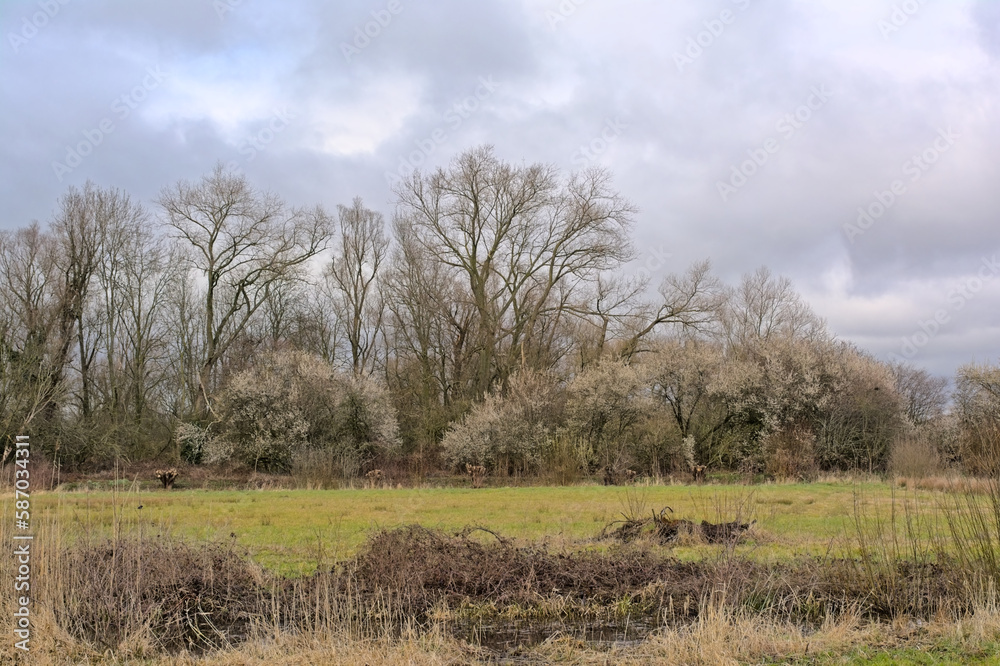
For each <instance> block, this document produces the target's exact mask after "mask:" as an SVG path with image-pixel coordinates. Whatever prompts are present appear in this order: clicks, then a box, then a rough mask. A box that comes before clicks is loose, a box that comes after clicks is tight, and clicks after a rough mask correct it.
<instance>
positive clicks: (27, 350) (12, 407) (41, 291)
mask: <svg viewBox="0 0 1000 666" xmlns="http://www.w3.org/2000/svg"><path fill="white" fill-rule="evenodd" d="M55 252H56V248H55V244H54V243H53V241H52V238H51V236H49V235H47V234H45V233H44V232H43V231H41V229H40V228H39V226H38V224H37V223H36V224H32V225H31V226H30V227H28V228H26V229H21V230H19V231H16V232H0V437H2V438H3V440H4V442H3V443H4V446H5V447H7V445H8V444H9V445H11V446H12V442H13V438H14V436H15V435H17V434H22V433H24V432H25V429H26V428H28V427H29V426H31V424H32V422H33V421H34V420H35V419H36V418H37V417H38V416H39V415H40V414H43V413H45V412H47V411H50V409H49V405H51V404H53V403H55V402H58V400H59V398H60V397H61V394H62V389H63V382H62V381H61V379H62V368H61V367H59V368H57V367H55V365H54V364H53V357H54V354H53V349H54V348H55V347H56V342H55V340H54V338H55V335H54V331H55V326H56V321H57V317H58V315H59V304H60V302H61V298H60V295H59V289H58V282H59V280H58V276H57V271H56V262H55ZM5 458H6V454H5V455H4V459H5Z"/></svg>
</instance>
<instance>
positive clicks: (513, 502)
mask: <svg viewBox="0 0 1000 666" xmlns="http://www.w3.org/2000/svg"><path fill="white" fill-rule="evenodd" d="M901 492H902V491H897V496H898V494H899V493H901ZM906 496H907V498H908V500H910V501H912V502H914V503H915V504H914V505H915V506H918V507H927V508H932V507H934V506H936V504H937V503H938V502H939V501H940V500H939V499H938V498H939V497H940V494H939V493H933V492H917V493H912V492H907V493H906ZM892 497H893V491H892V489H891V487H890V486H889V485H888V484H885V483H858V484H855V483H848V482H839V483H811V484H795V485H780V484H779V485H761V486H736V485H730V486H724V485H705V486H681V485H676V486H629V487H620V486H611V487H606V486H596V485H587V486H571V487H516V488H484V489H479V490H473V489H468V488H429V489H378V490H322V491H320V490H249V491H210V490H209V491H206V490H180V491H162V490H132V491H128V490H125V491H121V492H56V493H46V494H40V495H37V496H36V498H35V500H34V512H35V513H34V518H35V520H36V521H37V520H42V521H51V524H52V526H53V527H54V528H55V529H56V530H58V532H59V533H60V534H61V535H63V536H64V538H69V539H73V538H75V535H79V534H86V535H89V536H90V537H94V536H100V535H104V534H107V535H111V534H112V531H113V529H115V526H117V527H118V528H119V529H126V530H132V531H140V532H141V533H142V534H143V535H147V536H149V537H150V538H155V535H157V534H159V535H168V534H169V535H171V536H180V537H182V538H185V539H192V540H211V541H223V542H224V541H229V540H232V541H235V543H236V544H237V545H238V546H239V547H241V548H245V549H246V550H247V551H249V553H250V554H251V555H252V556H253V557H254V559H256V560H257V561H258V562H260V563H261V564H262V565H264V566H265V567H267V568H269V569H272V570H274V571H277V572H280V573H283V574H291V575H296V574H308V573H311V572H312V571H313V570H315V568H316V567H317V565H318V563H320V562H323V563H330V562H333V561H337V560H341V559H344V558H347V557H350V556H351V555H353V554H354V553H355V552H357V550H358V548H359V547H360V546H361V545H362V544H363V543H364V541H365V539H366V537H367V535H368V534H370V533H371V532H372V531H374V530H379V529H384V528H392V527H396V526H399V525H404V524H410V523H417V524H420V525H423V526H425V527H433V528H441V529H444V530H451V531H455V530H459V529H461V528H463V527H465V526H469V525H476V526H482V527H486V528H489V529H491V530H493V531H495V532H498V533H500V534H502V535H505V536H510V537H514V538H517V539H522V540H526V541H534V542H539V541H547V542H548V543H549V544H550V545H553V546H555V547H569V548H601V547H606V542H604V543H599V542H596V541H592V540H593V539H594V537H596V536H597V535H598V534H599V533H600V532H601V530H602V528H603V527H604V526H605V525H606V524H608V523H609V522H611V521H614V520H619V519H621V518H622V517H623V514H624V513H631V514H638V515H641V516H649V515H650V514H651V512H652V511H654V510H655V511H659V510H660V509H661V508H663V507H664V506H670V507H671V508H672V509H673V510H674V513H673V516H674V517H677V518H687V519H690V520H694V521H700V520H708V521H711V522H723V521H731V520H734V519H739V520H741V521H749V520H756V521H757V525H756V529H755V531H754V534H755V538H754V539H751V540H750V542H749V543H747V544H745V545H742V546H740V549H741V550H743V551H744V552H746V553H748V554H750V555H751V556H752V557H754V558H760V559H782V558H789V557H795V556H799V555H822V554H825V553H828V552H831V548H832V549H834V550H835V551H836V550H837V549H840V548H845V547H848V545H847V542H848V540H847V539H845V538H844V537H845V535H847V534H849V533H852V530H853V524H854V515H855V507H856V502H858V501H860V502H861V504H862V506H864V507H865V511H866V512H871V513H873V514H879V513H883V507H887V506H889V504H890V502H891V501H892ZM7 501H8V502H9V499H8V500H7ZM140 506H141V507H142V508H141V509H140V508H139V507H140ZM8 508H9V507H5V509H4V510H5V511H7V510H8ZM705 548H708V547H704V546H702V547H699V546H686V547H684V546H677V547H674V549H673V550H674V553H675V555H677V556H678V557H680V558H682V559H686V558H697V557H701V556H702V555H703V554H704V553H702V552H701V551H702V549H705Z"/></svg>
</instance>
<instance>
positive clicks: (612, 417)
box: [566, 360, 653, 468]
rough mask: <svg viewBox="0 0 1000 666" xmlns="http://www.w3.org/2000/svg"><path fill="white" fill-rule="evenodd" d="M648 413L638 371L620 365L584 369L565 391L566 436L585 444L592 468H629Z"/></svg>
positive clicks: (612, 362) (610, 363)
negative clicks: (588, 451) (589, 449)
mask: <svg viewBox="0 0 1000 666" xmlns="http://www.w3.org/2000/svg"><path fill="white" fill-rule="evenodd" d="M652 412H653V405H652V402H651V400H650V398H649V391H648V389H646V387H645V385H644V381H643V377H642V375H641V373H640V371H639V370H637V369H636V368H635V367H634V366H632V365H627V364H625V363H623V362H621V361H616V360H605V361H601V362H599V363H597V364H595V365H592V366H590V367H588V368H586V369H585V370H584V371H583V372H581V373H580V374H579V375H577V376H576V377H575V378H574V379H573V381H572V382H571V383H570V385H569V387H568V389H567V399H566V413H567V425H568V428H569V432H570V434H571V435H573V436H575V437H578V438H580V439H582V440H584V441H586V442H587V443H588V444H589V446H590V448H591V450H592V451H593V459H592V460H591V461H590V463H591V465H592V466H608V465H610V466H613V467H616V468H617V467H622V466H626V465H628V464H630V463H631V462H632V458H633V457H634V455H635V453H636V451H635V447H634V446H633V445H634V443H635V441H636V439H637V435H638V434H639V430H640V425H641V423H642V421H643V420H644V419H645V418H647V417H648V416H649V415H650V414H651V413H652Z"/></svg>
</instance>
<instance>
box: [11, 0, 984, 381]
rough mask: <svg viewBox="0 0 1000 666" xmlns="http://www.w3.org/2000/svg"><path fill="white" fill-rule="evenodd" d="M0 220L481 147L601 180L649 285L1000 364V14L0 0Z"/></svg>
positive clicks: (289, 188)
mask: <svg viewBox="0 0 1000 666" xmlns="http://www.w3.org/2000/svg"><path fill="white" fill-rule="evenodd" d="M0 33H2V35H3V44H2V45H0V103H2V108H3V111H2V114H0V155H2V157H0V228H7V229H10V228H15V227H19V226H23V225H26V224H28V223H30V222H31V221H32V220H34V219H37V220H41V221H45V220H48V219H50V218H51V216H52V213H53V210H54V208H55V205H56V201H57V199H58V197H59V196H60V194H62V193H63V192H65V190H66V188H67V187H69V186H70V185H81V184H83V183H84V182H85V181H86V180H87V179H91V180H93V181H95V182H96V183H98V184H100V185H109V186H117V187H121V188H124V189H126V190H128V191H129V192H130V193H131V194H132V195H133V196H135V197H137V198H139V199H141V200H143V201H145V202H147V203H150V205H151V206H152V204H151V202H152V200H153V198H154V197H155V196H156V194H157V193H158V191H159V190H160V189H161V188H162V187H163V186H165V185H168V184H171V183H173V182H175V181H177V180H178V179H196V178H198V177H200V176H201V175H203V174H205V173H207V172H208V171H210V170H211V169H212V167H213V166H214V165H215V164H216V163H217V162H219V161H220V160H221V161H222V162H224V163H228V164H231V166H232V167H233V168H238V169H241V170H243V171H244V172H245V173H246V174H247V175H248V177H249V178H250V179H251V180H252V181H253V182H254V183H255V184H258V185H261V186H264V187H266V188H269V189H271V190H273V191H275V192H276V193H278V194H280V195H281V196H283V197H284V198H285V199H286V200H287V201H288V202H290V203H292V204H316V203H322V204H324V205H327V206H329V207H331V208H333V207H335V206H336V204H338V203H348V202H349V201H350V200H351V199H352V198H353V197H355V196H362V197H364V199H365V202H366V204H368V205H369V206H370V207H373V208H376V209H379V210H382V211H383V212H385V213H386V214H387V215H388V214H390V213H391V211H392V207H393V195H392V192H391V189H390V184H391V181H392V180H393V178H394V174H396V173H398V172H399V171H400V170H404V171H405V170H409V169H412V168H413V167H418V166H419V167H421V168H427V167H435V166H438V165H443V164H446V163H447V162H448V160H449V159H450V158H451V157H453V156H454V155H455V154H456V153H458V152H460V151H462V150H464V149H466V148H469V147H472V146H476V145H478V144H482V143H491V144H493V145H494V146H495V147H496V151H497V153H498V154H499V155H500V156H501V157H503V158H505V159H507V160H510V161H515V162H546V163H551V164H554V165H556V166H558V167H560V168H561V169H564V170H566V171H570V170H573V169H578V168H581V167H585V166H590V165H599V166H605V167H607V168H608V169H610V170H611V171H612V172H613V173H614V175H615V183H616V185H617V187H618V188H619V189H620V190H621V191H622V193H623V194H624V195H625V196H627V197H628V198H630V199H631V200H632V201H633V202H634V203H635V204H636V205H637V206H638V208H639V209H640V213H639V215H638V216H637V224H636V229H635V237H636V240H637V248H638V252H637V256H638V258H637V260H636V262H635V263H634V264H633V265H632V266H631V267H630V270H633V271H641V272H645V273H649V274H651V275H652V276H653V279H654V281H655V280H656V279H657V278H658V277H660V276H662V275H663V274H666V273H669V272H674V271H680V270H683V269H684V268H685V267H686V266H687V265H688V264H690V263H691V262H693V261H696V260H699V259H703V258H709V259H711V261H712V263H713V266H714V268H715V271H716V272H717V273H718V274H719V275H720V276H722V277H723V278H724V279H726V280H728V281H735V280H737V279H738V278H739V276H740V275H741V274H743V273H746V272H748V271H752V270H753V269H755V268H756V267H758V266H760V265H767V266H769V267H770V268H771V269H772V271H774V272H775V273H779V274H782V275H787V276H788V277H790V278H791V279H792V280H793V281H794V283H795V285H796V287H797V288H798V289H799V291H800V292H801V293H802V294H803V295H804V296H805V297H806V298H807V299H808V301H809V302H810V303H811V304H812V306H813V307H814V309H815V310H816V311H817V312H818V313H819V314H820V315H821V316H823V317H825V318H826V319H827V321H828V322H829V325H830V328H831V329H832V330H833V331H834V332H836V333H837V334H838V335H840V336H841V337H843V338H846V339H850V340H853V341H855V342H857V343H858V344H859V345H861V346H862V347H865V348H867V349H869V350H871V351H872V352H874V353H875V354H877V355H878V356H879V357H881V358H885V359H889V358H892V357H893V355H895V356H896V357H900V358H908V359H910V360H912V362H913V363H915V364H916V365H918V366H921V367H925V368H927V369H929V370H931V371H933V372H936V373H941V374H951V373H952V372H953V371H954V369H955V368H956V367H957V366H958V365H961V364H962V363H966V362H968V361H972V360H977V361H994V362H995V361H996V360H997V358H998V356H1000V344H998V341H1000V264H998V263H997V260H998V259H1000V225H998V221H1000V220H998V214H1000V160H998V159H997V156H998V155H1000V122H998V120H1000V118H998V114H1000V104H998V102H1000V85H998V84H1000V60H998V59H1000V2H995V1H991V0H980V1H978V2H976V1H971V0H968V1H967V0H948V1H946V0H923V1H919V0H905V1H902V0H835V1H834V0H826V1H825V2H817V1H814V0H809V1H806V0H715V1H712V2H704V1H697V2H696V1H695V0H677V1H674V2H656V1H654V0H624V1H623V0H617V1H616V2H611V1H610V0H562V1H561V2H560V1H559V0H502V1H501V0H477V1H476V2H469V0H464V1H460V0H440V1H438V0H436V1H435V2H429V1H425V2H416V1H414V0H384V1H383V0H344V1H338V2H321V1H319V0H301V1H295V0H292V1H288V2H276V1H273V0H270V1H269V0H173V1H172V2H136V1H135V0H34V1H28V0H4V1H3V2H0Z"/></svg>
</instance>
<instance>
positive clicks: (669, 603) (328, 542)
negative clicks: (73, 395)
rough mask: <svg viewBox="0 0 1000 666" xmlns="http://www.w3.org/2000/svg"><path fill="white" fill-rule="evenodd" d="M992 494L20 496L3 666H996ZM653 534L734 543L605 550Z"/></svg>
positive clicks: (115, 486)
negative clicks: (737, 531) (729, 537)
mask: <svg viewBox="0 0 1000 666" xmlns="http://www.w3.org/2000/svg"><path fill="white" fill-rule="evenodd" d="M903 485H905V486H906V487H902V486H903ZM991 497H992V495H991V493H990V486H989V485H988V484H986V485H982V486H977V485H970V484H969V483H967V482H966V483H963V484H958V485H948V483H942V482H937V483H924V484H918V483H913V482H912V481H911V482H910V483H907V484H901V483H900V482H898V481H894V482H892V483H890V482H886V481H882V480H879V479H877V478H864V479H853V480H843V479H829V480H825V481H819V482H813V483H785V484H782V483H769V484H758V485H739V484H732V485H725V484H718V483H714V484H713V483H710V484H705V485H681V484H677V485H653V484H645V483H639V484H637V485H629V486H600V485H575V486H565V487H545V486H525V487H487V488H483V489H472V488H469V487H418V488H377V489H360V488H359V489H350V488H344V489H337V490H293V489H267V490H256V489H248V490H206V489H195V488H188V489H184V488H181V489H176V490H172V491H164V490H161V489H156V488H153V487H151V486H150V485H146V484H140V483H138V482H134V481H128V480H119V481H117V482H113V483H110V484H107V485H106V486H104V487H103V488H101V489H97V490H87V489H80V490H74V491H65V490H62V491H55V492H48V493H39V494H36V495H34V497H33V504H32V510H33V520H34V521H35V529H36V533H37V535H38V540H37V541H36V547H37V550H36V551H35V552H36V555H35V557H36V560H35V561H36V562H37V563H38V568H37V569H35V573H34V575H35V576H36V577H37V581H38V583H39V584H38V585H37V589H38V590H39V591H38V595H39V596H38V597H36V598H37V599H38V600H39V605H38V607H37V612H36V621H37V622H38V623H39V624H38V625H36V627H37V634H36V635H37V636H39V641H38V643H37V651H36V653H35V654H34V655H33V657H32V661H31V662H25V663H80V662H87V663H157V664H159V663H185V664H187V663H191V664H194V663H198V664H215V663H218V664H236V663H265V662H270V663H275V662H277V663H372V664H379V663H400V662H409V663H474V662H480V661H496V660H498V659H499V660H504V659H516V660H519V661H520V662H521V663H551V662H556V661H558V662H562V663H608V662H611V663H704V664H709V663H810V664H813V663H861V664H869V663H871V664H878V663H1000V647H998V646H997V639H998V638H1000V599H998V598H997V594H996V589H997V588H996V582H997V577H996V576H995V575H994V574H995V573H996V570H994V569H990V568H989V567H988V566H985V565H983V561H985V560H988V559H989V558H990V557H995V555H996V552H997V551H998V550H1000V547H996V548H994V550H993V551H992V552H987V550H984V549H983V548H982V547H981V544H977V542H976V541H975V535H974V531H975V527H974V526H975V524H976V521H977V520H978V521H979V525H980V528H982V529H986V530H987V531H988V534H986V537H987V540H988V541H991V542H994V543H995V542H996V541H997V539H996V538H995V537H996V536H997V534H996V532H995V531H990V530H992V529H993V528H992V527H990V525H989V524H988V523H989V517H988V515H987V513H982V512H978V513H977V509H975V508H974V507H976V506H981V507H982V508H983V509H989V508H990V506H991V504H990V498H991ZM12 499H13V498H12V496H11V495H10V494H6V495H5V496H4V499H3V512H4V513H3V515H13V514H12V511H13V507H12V506H11V502H12ZM970 501H971V502H972V504H970V503H969V502H970ZM665 507H670V510H671V511H670V512H669V513H661V512H663V511H664V508H665ZM658 515H668V516H670V517H672V518H676V519H680V520H686V521H691V523H692V524H698V523H700V522H701V521H707V522H710V523H723V522H728V521H740V522H744V523H748V524H752V527H751V528H750V529H749V531H747V532H746V533H745V534H744V535H742V537H741V538H740V539H738V540H735V539H734V540H733V541H732V542H730V543H723V544H715V543H709V542H706V541H705V540H704V539H700V538H697V537H692V536H690V535H689V536H688V537H687V538H678V539H676V540H673V541H671V542H670V543H661V542H657V541H655V540H652V539H645V538H643V539H639V540H637V541H636V542H633V543H627V544H623V543H620V542H619V541H617V540H615V539H614V538H611V537H610V536H609V533H610V530H608V529H606V528H608V527H609V526H611V527H613V526H615V525H620V524H622V523H624V522H625V521H627V520H636V521H637V520H640V519H647V520H648V519H650V518H651V517H653V516H658ZM956 515H962V516H966V519H963V520H964V522H961V523H956V522H954V520H952V521H949V517H951V518H952V519H954V516H956ZM9 522H10V521H4V522H3V523H0V539H5V540H8V541H9V539H10V537H11V536H12V535H11V531H12V530H11V528H10V526H9V525H7V523H9ZM652 524H656V523H655V522H654V523H652ZM963 525H964V527H962V526H963ZM413 526H420V527H419V528H415V527H413ZM956 526H958V527H960V528H961V529H959V530H958V531H956ZM472 527H481V528H483V529H482V530H474V531H470V529H469V528H472ZM962 530H965V531H964V532H963V531H962ZM602 535H603V538H602ZM963 540H964V541H963ZM963 544H964V545H963ZM3 564H4V567H3V571H2V572H0V573H2V575H4V576H5V577H8V578H10V577H12V575H13V572H12V566H13V565H12V563H11V562H7V561H6V560H5V561H4V563H3ZM994 564H996V562H994ZM109 569H110V570H113V572H114V573H113V575H110V576H108V575H107V571H108V570H109ZM956 572H959V573H961V572H964V573H963V575H958V573H956ZM965 574H968V575H965ZM602 576H603V577H602ZM581 580H583V581H584V583H580V581H581ZM484 581H485V582H484ZM519 581H523V584H522V583H521V582H519ZM223 583H224V584H223ZM220 585H221V588H220V589H222V591H221V592H219V590H218V589H216V588H219V586H220ZM213 586H214V587H213ZM574 586H576V587H574ZM192 589H197V590H198V591H197V593H191V590H192ZM213 590H215V591H214V592H213ZM213 594H214V595H215V596H213ZM185 595H187V596H185ZM219 595H221V596H219ZM226 595H228V596H226ZM181 597H183V598H184V599H190V600H189V601H185V602H184V603H181V602H180V601H177V602H176V603H173V602H172V601H171V599H174V598H178V599H179V598H181ZM185 604H187V606H185ZM182 606H183V607H182ZM682 606H683V610H682V609H681V607H682ZM119 607H121V608H120V611H119ZM3 610H4V612H7V611H8V610H10V611H11V612H13V610H12V609H11V608H10V602H9V600H5V601H4V606H3ZM116 612H118V613H119V616H116V615H115V613H116ZM171 613H173V615H171ZM199 617H200V618H202V619H204V618H210V621H209V620H205V622H208V624H201V622H202V619H198V618H199ZM225 618H228V619H226V621H227V622H229V624H228V625H226V626H225V627H223V625H222V620H223V619H225ZM213 622H214V623H215V624H212V623H213ZM216 625H218V626H216ZM206 627H208V628H209V629H206ZM630 631H631V633H630ZM212 632H215V634H212ZM588 632H589V634H588ZM108 635H113V636H114V637H115V638H114V640H108V639H107V638H106V636H108ZM168 635H169V636H174V637H175V638H176V641H175V642H173V643H170V642H169V641H167V639H166V638H164V637H165V636H168ZM207 635H208V637H206V636H207ZM588 635H589V638H588ZM212 636H215V637H214V638H212ZM171 640H173V639H171ZM184 641H187V642H186V643H185V642H184ZM8 648H9V646H5V647H4V650H6V651H5V652H0V658H3V659H6V658H12V659H13V658H16V657H17V655H16V654H15V653H13V652H11V651H10V650H9V649H8ZM63 658H65V661H63Z"/></svg>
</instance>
